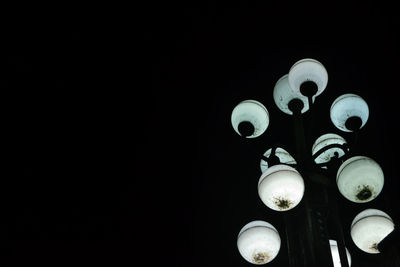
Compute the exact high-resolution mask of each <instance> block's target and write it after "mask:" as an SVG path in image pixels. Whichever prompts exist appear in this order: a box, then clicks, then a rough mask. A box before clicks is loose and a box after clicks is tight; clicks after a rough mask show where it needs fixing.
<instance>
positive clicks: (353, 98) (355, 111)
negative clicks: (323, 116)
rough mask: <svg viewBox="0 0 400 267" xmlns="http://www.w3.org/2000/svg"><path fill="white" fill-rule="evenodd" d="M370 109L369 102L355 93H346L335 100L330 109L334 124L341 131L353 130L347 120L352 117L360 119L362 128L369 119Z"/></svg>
mask: <svg viewBox="0 0 400 267" xmlns="http://www.w3.org/2000/svg"><path fill="white" fill-rule="evenodd" d="M368 116H369V109H368V105H367V102H365V100H364V99H362V98H361V97H360V96H358V95H355V94H344V95H341V96H339V97H338V98H336V100H335V101H333V104H332V106H331V110H330V117H331V121H332V122H333V124H334V125H335V126H336V128H338V129H339V130H341V131H344V132H351V131H353V129H349V127H348V125H346V122H348V120H349V119H351V118H358V119H359V120H360V123H361V125H360V128H362V127H363V126H364V125H365V124H366V123H367V120H368Z"/></svg>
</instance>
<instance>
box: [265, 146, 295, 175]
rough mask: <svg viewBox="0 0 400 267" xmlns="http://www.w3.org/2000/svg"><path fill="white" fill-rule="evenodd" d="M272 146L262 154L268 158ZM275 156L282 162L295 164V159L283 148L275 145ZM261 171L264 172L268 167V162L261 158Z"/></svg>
mask: <svg viewBox="0 0 400 267" xmlns="http://www.w3.org/2000/svg"><path fill="white" fill-rule="evenodd" d="M271 152H272V148H270V149H268V150H267V151H266V152H265V153H264V156H265V157H266V158H269V157H270V156H271ZM275 156H277V157H278V158H279V162H280V163H282V164H296V160H295V159H294V158H293V157H292V156H291V155H290V154H289V152H287V151H286V150H284V149H283V148H280V147H277V148H276V150H275ZM260 169H261V172H265V171H266V170H267V169H268V162H266V161H265V160H263V159H261V161H260Z"/></svg>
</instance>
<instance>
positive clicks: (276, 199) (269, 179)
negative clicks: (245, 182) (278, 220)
mask: <svg viewBox="0 0 400 267" xmlns="http://www.w3.org/2000/svg"><path fill="white" fill-rule="evenodd" d="M258 195H259V196H260V198H261V200H262V202H263V203H264V204H265V205H266V206H267V207H269V208H270V209H273V210H276V211H286V210H290V209H293V208H294V207H296V206H297V205H298V204H299V203H300V201H301V199H302V198H303V195H304V180H303V178H302V177H301V175H300V173H299V172H298V171H297V170H296V169H294V168H292V167H290V166H287V165H283V164H278V165H274V166H272V167H270V168H268V169H267V170H266V171H265V172H264V173H263V174H262V175H261V177H260V180H259V182H258Z"/></svg>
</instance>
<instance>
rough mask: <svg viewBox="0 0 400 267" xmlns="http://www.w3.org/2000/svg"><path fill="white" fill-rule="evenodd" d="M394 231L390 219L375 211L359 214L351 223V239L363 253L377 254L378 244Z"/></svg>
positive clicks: (381, 212) (386, 215) (368, 210)
mask: <svg viewBox="0 0 400 267" xmlns="http://www.w3.org/2000/svg"><path fill="white" fill-rule="evenodd" d="M393 230H394V223H393V221H392V218H390V216H389V215H388V214H386V213H385V212H383V211H381V210H377V209H366V210H364V211H362V212H360V213H359V214H358V215H357V216H356V217H355V218H354V220H353V222H352V223H351V231H350V234H351V238H352V240H353V242H354V244H356V246H357V247H358V248H359V249H361V250H362V251H364V252H367V253H371V254H377V253H379V249H378V245H379V243H380V242H381V241H382V240H383V239H384V238H385V237H386V236H387V235H389V234H390V233H391V232H392V231H393Z"/></svg>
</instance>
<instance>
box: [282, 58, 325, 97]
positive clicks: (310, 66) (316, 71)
mask: <svg viewBox="0 0 400 267" xmlns="http://www.w3.org/2000/svg"><path fill="white" fill-rule="evenodd" d="M288 81H289V86H290V88H291V89H292V91H293V92H295V93H297V94H301V92H300V86H301V85H302V84H303V83H304V82H314V83H315V84H316V85H317V87H318V89H317V92H316V93H315V95H314V96H313V101H315V97H317V96H318V95H320V94H321V93H322V92H323V91H324V90H325V88H326V85H327V84H328V72H327V71H326V69H325V67H324V65H322V64H321V63H320V62H319V61H317V60H315V59H311V58H305V59H302V60H299V61H297V62H296V63H294V64H293V66H292V67H291V68H290V70H289V75H288Z"/></svg>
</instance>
